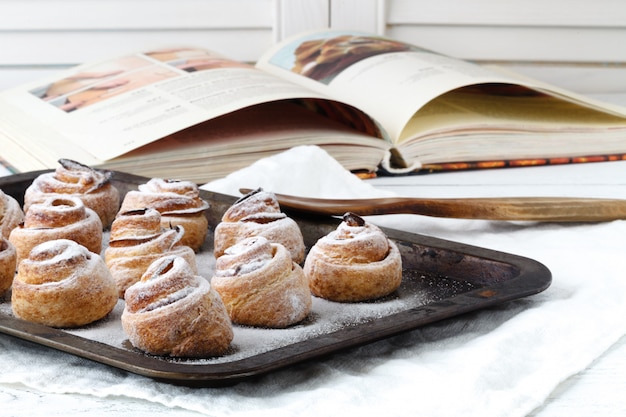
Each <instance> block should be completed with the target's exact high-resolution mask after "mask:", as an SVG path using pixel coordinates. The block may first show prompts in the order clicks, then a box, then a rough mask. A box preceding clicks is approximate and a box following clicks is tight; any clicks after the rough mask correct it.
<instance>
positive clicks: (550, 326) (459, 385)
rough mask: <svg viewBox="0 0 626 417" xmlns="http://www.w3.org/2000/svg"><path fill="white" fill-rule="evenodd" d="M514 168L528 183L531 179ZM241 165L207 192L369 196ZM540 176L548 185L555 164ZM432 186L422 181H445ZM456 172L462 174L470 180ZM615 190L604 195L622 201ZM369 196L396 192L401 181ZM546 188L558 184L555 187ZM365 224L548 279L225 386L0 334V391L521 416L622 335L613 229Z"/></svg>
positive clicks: (232, 406) (296, 162) (285, 157)
mask: <svg viewBox="0 0 626 417" xmlns="http://www.w3.org/2000/svg"><path fill="white" fill-rule="evenodd" d="M311 158H312V159H311ZM611 164H615V165H611ZM620 164H621V165H620ZM603 165H611V166H612V169H615V168H626V165H624V163H622V162H616V163H608V164H597V165H596V166H597V167H600V166H603ZM525 169H527V170H528V171H526V172H528V174H529V175H530V174H531V173H536V172H541V171H536V170H535V169H534V168H525ZM307 170H309V172H306V171H307ZM533 170H535V171H533ZM243 171H244V172H240V173H237V174H235V175H233V176H231V177H229V178H227V179H225V180H222V181H219V182H216V183H213V184H209V185H207V188H210V189H213V190H216V191H229V190H236V189H238V188H239V187H240V186H245V187H256V186H263V187H264V188H266V189H271V190H274V191H277V192H293V191H294V187H295V188H296V189H297V190H300V192H309V193H313V194H316V195H319V194H322V193H326V192H327V191H328V190H333V192H332V194H341V195H371V194H380V193H381V191H380V190H379V189H374V188H372V187H371V185H369V184H364V183H362V182H360V181H355V179H354V177H353V176H352V175H351V174H349V173H347V172H345V171H343V170H341V169H338V167H337V165H336V163H335V161H334V160H332V159H330V158H328V157H327V156H326V154H324V153H320V152H319V149H318V148H296V149H294V150H292V151H290V152H289V153H286V154H282V155H280V156H278V157H275V158H270V159H269V160H264V161H263V162H262V163H261V164H257V165H253V166H251V167H249V168H247V169H246V170H243ZM285 172H288V173H290V175H284V173H285ZM296 172H297V173H298V175H296V174H295V173H296ZM547 172H553V173H554V174H555V175H556V176H557V177H558V172H559V169H558V167H553V169H552V170H551V171H550V170H549V169H548V171H547ZM621 172H626V170H623V169H622V171H621ZM493 173H494V174H493V175H498V174H497V171H493ZM478 175H485V174H478ZM438 178H439V179H437V180H434V181H435V182H436V181H440V180H441V181H444V180H445V179H446V178H448V179H450V178H455V177H454V176H447V177H444V176H440V177H438ZM464 178H470V180H471V178H472V175H471V174H470V175H465V176H464ZM538 178H541V177H538ZM250 179H254V183H250V182H249V181H250ZM563 180H564V182H567V180H568V179H567V178H564V179H563ZM389 181H391V182H392V183H393V181H394V180H389V179H384V178H383V179H380V180H379V181H375V182H373V184H378V185H385V183H386V182H387V183H388V182H389ZM395 181H397V182H398V183H400V182H401V181H400V180H395ZM444 182H445V181H444ZM419 183H420V179H419V178H414V181H413V184H414V185H413V187H412V188H411V190H413V191H412V192H414V193H416V192H419ZM557 183H558V181H557ZM318 184H328V185H324V186H322V187H318ZM621 184H622V185H621V186H619V185H618V186H616V187H615V192H614V194H615V196H616V197H620V198H626V190H625V189H624V188H625V187H624V185H623V182H622V183H621ZM445 187H446V185H445V184H440V186H438V187H435V188H436V190H435V188H428V187H424V192H425V193H428V192H431V193H434V194H436V193H443V194H446V190H445ZM497 187H498V186H494V189H493V192H494V193H498V190H496V189H495V188H497ZM381 188H386V189H387V190H389V189H393V190H394V191H398V190H400V191H402V187H400V186H398V187H394V186H389V185H387V186H386V187H381ZM488 188H489V187H487V189H488ZM537 188H538V189H541V187H540V186H539V187H537ZM482 189H483V190H485V187H483V188H482ZM555 189H563V190H566V189H567V187H565V186H564V187H559V186H558V184H557V186H556V188H555ZM407 190H408V189H407ZM431 190H435V192H433V191H431ZM544 191H545V190H544ZM384 193H389V191H384ZM487 193H489V192H487ZM368 220H370V221H373V222H376V223H378V224H380V225H383V226H387V227H394V228H400V229H404V230H408V231H410V232H415V233H422V234H427V235H431V236H435V237H439V238H445V239H451V240H456V241H461V242H465V243H469V244H473V245H477V246H482V247H487V248H491V249H496V250H499V251H504V252H509V253H514V254H517V255H522V256H527V257H530V258H534V259H536V260H538V261H540V262H542V263H544V264H545V265H546V266H547V267H548V268H549V269H550V270H551V271H552V274H553V283H552V285H551V287H550V288H549V289H548V290H546V291H545V292H543V293H541V294H538V295H535V296H532V297H528V298H525V299H520V300H516V301H513V302H509V303H507V304H504V305H501V306H499V307H496V308H490V309H488V310H483V311H479V312H476V313H471V314H467V315H463V316H461V317H457V318H453V319H449V320H446V321H443V322H440V323H436V324H433V325H429V326H426V327H424V328H421V329H418V330H415V331H411V332H407V333H404V334H401V335H398V336H395V337H392V338H389V339H386V340H383V341H380V342H376V343H373V344H369V345H366V346H363V347H361V348H358V349H350V350H347V351H344V352H340V353H336V354H334V355H331V356H330V357H328V358H324V359H320V360H318V361H314V362H311V363H304V364H300V365H297V366H293V367H290V368H288V369H285V370H282V371H278V372H274V373H271V374H268V375H266V376H264V377H262V378H260V379H255V380H253V381H250V382H243V383H239V384H237V385H235V386H232V387H226V388H187V387H180V386H174V385H170V384H165V383H159V382H155V381H153V380H150V379H148V378H144V377H140V376H136V375H133V374H130V373H127V372H123V371H119V370H116V369H113V368H110V367H107V366H104V365H99V364H96V363H94V362H91V361H88V360H84V359H80V358H77V357H74V356H71V355H68V354H64V353H61V352H56V351H54V350H52V349H47V348H42V347H38V346H36V345H33V344H30V343H28V342H23V341H20V340H17V339H14V338H10V337H6V336H0V384H2V385H3V386H6V387H11V386H19V387H31V388H33V389H37V390H40V391H41V392H44V393H78V394H84V395H90V396H96V397H109V398H111V399H112V400H115V399H120V398H131V399H142V400H144V401H148V402H154V403H159V404H163V405H166V406H168V407H177V408H179V409H184V410H191V411H195V412H197V413H201V414H204V415H209V416H245V415H254V416H263V415H267V416H270V415H272V416H275V415H301V416H320V415H329V414H337V413H342V414H346V415H357V414H358V415H386V416H396V415H397V416H406V415H411V416H429V417H433V416H455V415H463V416H473V415H476V416H481V417H485V416H524V415H526V414H528V413H529V412H531V411H532V410H533V409H534V408H535V407H538V406H539V405H540V404H541V403H542V402H543V401H544V399H545V398H546V397H547V396H548V395H549V393H550V392H551V391H552V390H553V389H554V388H555V387H556V386H557V385H558V384H559V383H560V382H561V381H563V380H564V379H566V378H568V377H569V376H571V375H572V374H574V373H576V372H578V371H580V370H582V369H584V368H585V367H586V366H588V365H589V364H590V363H591V362H592V361H593V360H594V359H595V358H597V357H598V356H599V355H601V354H602V353H603V352H604V351H605V350H606V349H608V348H609V347H610V346H611V345H612V344H613V343H614V342H615V341H617V340H618V339H619V338H620V337H621V336H622V335H624V334H625V333H626V303H625V302H624V299H625V297H626V279H625V278H626V277H625V276H624V275H625V274H624V268H623V263H622V259H623V255H624V251H625V250H626V249H625V248H626V245H625V244H626V222H625V221H614V222H609V223H600V224H554V223H547V224H529V223H519V222H490V221H482V220H458V219H436V218H427V217H422V216H413V215H393V216H381V217H376V218H373V217H370V218H368ZM10 411H11V410H9V412H10ZM13 411H16V410H13ZM51 413H53V411H51ZM9 415H12V414H10V413H9ZM51 415H52V414H51Z"/></svg>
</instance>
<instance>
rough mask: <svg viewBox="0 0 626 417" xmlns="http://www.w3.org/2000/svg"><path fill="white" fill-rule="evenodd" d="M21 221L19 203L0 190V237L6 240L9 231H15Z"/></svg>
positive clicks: (21, 215) (22, 214) (21, 213)
mask: <svg viewBox="0 0 626 417" xmlns="http://www.w3.org/2000/svg"><path fill="white" fill-rule="evenodd" d="M22 220H24V212H23V211H22V208H21V207H20V203H18V202H17V200H16V199H14V198H13V197H11V196H10V195H7V194H5V193H4V192H3V191H2V190H0V237H4V238H8V237H9V233H11V230H13V229H15V228H16V227H17V225H19V224H20V223H21V222H22Z"/></svg>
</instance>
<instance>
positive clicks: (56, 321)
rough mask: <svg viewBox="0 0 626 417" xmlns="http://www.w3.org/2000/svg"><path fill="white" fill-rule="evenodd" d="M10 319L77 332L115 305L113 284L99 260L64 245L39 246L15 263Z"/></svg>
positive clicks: (74, 245)
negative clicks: (12, 316) (75, 328)
mask: <svg viewBox="0 0 626 417" xmlns="http://www.w3.org/2000/svg"><path fill="white" fill-rule="evenodd" d="M18 270H19V271H18V273H17V275H16V276H15V279H14V280H13V291H12V294H11V306H12V308H13V313H14V314H15V316H17V317H19V318H22V319H24V320H28V321H32V322H35V323H40V324H45V325H47V326H52V327H78V326H82V325H85V324H88V323H92V322H94V321H96V320H99V319H101V318H103V317H105V316H106V315H107V314H108V313H109V312H110V311H111V310H112V309H113V307H115V304H116V303H117V299H118V298H117V290H116V288H115V282H114V281H113V278H112V277H111V274H110V273H109V270H108V269H107V267H106V265H105V264H104V261H103V260H102V258H100V256H99V255H97V254H95V253H92V252H89V251H88V250H87V249H86V248H85V247H84V246H81V245H79V244H78V243H76V242H74V241H71V240H67V239H60V240H53V241H49V242H45V243H42V244H40V245H38V246H36V247H35V248H33V250H32V251H31V252H30V255H29V257H28V258H26V259H24V260H22V261H21V262H20V264H19V268H18Z"/></svg>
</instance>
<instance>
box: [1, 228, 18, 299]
mask: <svg viewBox="0 0 626 417" xmlns="http://www.w3.org/2000/svg"><path fill="white" fill-rule="evenodd" d="M16 267H17V254H16V252H15V247H14V246H13V245H12V244H11V242H9V241H8V240H7V239H5V238H4V237H2V236H0V295H2V294H4V293H5V292H6V291H7V290H8V289H9V288H11V284H12V283H13V277H14V276H15V269H16Z"/></svg>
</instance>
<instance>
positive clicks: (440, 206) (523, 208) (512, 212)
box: [357, 197, 626, 222]
mask: <svg viewBox="0 0 626 417" xmlns="http://www.w3.org/2000/svg"><path fill="white" fill-rule="evenodd" d="M381 203H382V202H381ZM370 207H371V210H363V208H360V209H359V210H358V211H362V212H364V211H370V212H369V213H362V214H363V215H367V214H382V213H416V214H422V215H427V216H435V217H453V218H464V219H489V220H532V221H546V222H547V221H551V222H599V221H611V220H617V219H626V200H614V199H597V198H569V197H499V198H467V199H406V200H405V201H400V200H398V201H395V202H393V201H392V202H388V203H382V204H381V205H380V206H379V207H375V206H370ZM358 211H357V213H358Z"/></svg>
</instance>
